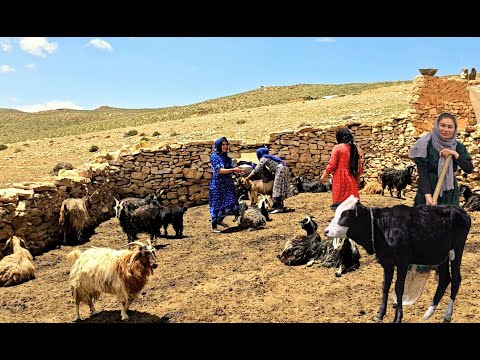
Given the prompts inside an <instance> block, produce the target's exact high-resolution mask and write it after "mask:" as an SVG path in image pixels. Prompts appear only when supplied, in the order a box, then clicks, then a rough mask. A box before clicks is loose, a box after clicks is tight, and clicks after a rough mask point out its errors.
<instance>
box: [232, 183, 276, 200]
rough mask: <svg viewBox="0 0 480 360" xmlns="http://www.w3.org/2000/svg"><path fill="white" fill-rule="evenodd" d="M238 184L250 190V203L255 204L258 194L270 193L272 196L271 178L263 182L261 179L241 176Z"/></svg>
mask: <svg viewBox="0 0 480 360" xmlns="http://www.w3.org/2000/svg"><path fill="white" fill-rule="evenodd" d="M239 182H240V185H241V186H243V187H244V188H245V189H247V190H249V191H250V199H251V205H256V204H257V201H258V194H263V195H270V197H272V192H273V180H270V181H269V182H264V181H263V180H250V179H248V180H247V179H246V178H244V177H241V178H240V180H239Z"/></svg>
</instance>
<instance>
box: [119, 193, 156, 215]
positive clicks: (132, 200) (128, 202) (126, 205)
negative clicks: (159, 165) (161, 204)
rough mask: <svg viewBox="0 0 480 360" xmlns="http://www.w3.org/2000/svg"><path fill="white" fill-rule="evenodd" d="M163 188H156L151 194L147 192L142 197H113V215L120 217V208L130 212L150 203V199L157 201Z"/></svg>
mask: <svg viewBox="0 0 480 360" xmlns="http://www.w3.org/2000/svg"><path fill="white" fill-rule="evenodd" d="M164 191H165V190H157V191H155V192H154V193H153V194H148V195H147V196H145V197H144V198H143V199H142V198H136V197H127V198H125V199H122V200H117V198H116V197H114V199H115V206H114V209H115V216H116V217H117V218H120V209H123V210H124V211H127V212H131V211H133V210H135V209H137V208H139V207H140V206H143V205H147V204H150V203H151V202H152V200H156V201H158V200H159V199H160V197H161V196H162V194H163V192H164Z"/></svg>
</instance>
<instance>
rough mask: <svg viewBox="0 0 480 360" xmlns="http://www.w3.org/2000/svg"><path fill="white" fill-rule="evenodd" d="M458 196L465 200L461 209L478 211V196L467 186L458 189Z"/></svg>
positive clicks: (479, 209)
mask: <svg viewBox="0 0 480 360" xmlns="http://www.w3.org/2000/svg"><path fill="white" fill-rule="evenodd" d="M458 192H459V193H460V196H463V197H464V198H465V202H464V203H463V206H462V207H463V208H464V209H465V210H467V211H480V195H479V194H476V193H474V192H473V191H472V190H471V189H470V188H469V187H468V185H460V187H459V188H458Z"/></svg>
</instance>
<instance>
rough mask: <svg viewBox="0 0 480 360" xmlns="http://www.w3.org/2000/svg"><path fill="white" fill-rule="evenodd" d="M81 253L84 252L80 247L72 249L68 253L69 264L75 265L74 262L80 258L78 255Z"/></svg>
mask: <svg viewBox="0 0 480 360" xmlns="http://www.w3.org/2000/svg"><path fill="white" fill-rule="evenodd" d="M81 253H82V252H81V251H80V250H78V249H76V250H73V251H70V252H69V253H68V254H67V264H68V265H73V263H74V262H75V261H76V260H77V259H78V257H79V256H80V254H81Z"/></svg>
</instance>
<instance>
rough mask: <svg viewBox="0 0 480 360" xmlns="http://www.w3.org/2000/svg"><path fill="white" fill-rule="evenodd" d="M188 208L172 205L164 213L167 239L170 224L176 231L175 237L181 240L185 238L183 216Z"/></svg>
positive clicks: (164, 228) (164, 227)
mask: <svg viewBox="0 0 480 360" xmlns="http://www.w3.org/2000/svg"><path fill="white" fill-rule="evenodd" d="M187 209H188V208H187V207H185V206H184V207H180V206H178V205H170V206H168V207H167V208H165V210H164V211H163V213H164V216H163V230H164V232H165V237H167V236H168V233H167V228H168V224H172V226H173V229H174V230H175V237H177V238H181V237H182V236H183V214H185V212H186V211H187Z"/></svg>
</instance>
